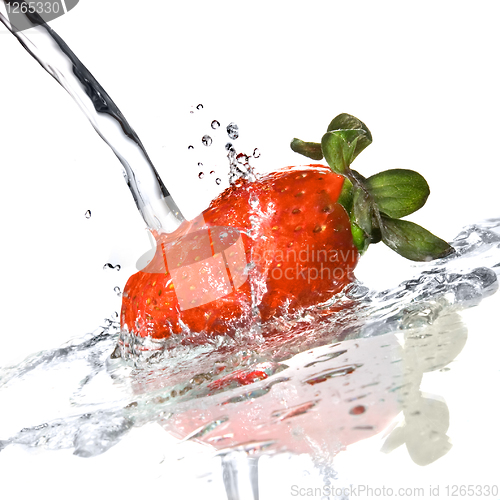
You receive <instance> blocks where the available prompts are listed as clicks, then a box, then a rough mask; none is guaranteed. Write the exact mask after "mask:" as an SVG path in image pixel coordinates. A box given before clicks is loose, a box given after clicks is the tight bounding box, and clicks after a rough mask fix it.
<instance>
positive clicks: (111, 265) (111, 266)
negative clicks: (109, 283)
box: [102, 262, 122, 271]
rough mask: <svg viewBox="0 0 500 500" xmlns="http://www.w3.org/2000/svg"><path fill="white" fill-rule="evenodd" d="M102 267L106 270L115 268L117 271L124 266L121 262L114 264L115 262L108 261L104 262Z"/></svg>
mask: <svg viewBox="0 0 500 500" xmlns="http://www.w3.org/2000/svg"><path fill="white" fill-rule="evenodd" d="M102 268H103V269H104V270H106V269H114V270H115V271H119V270H120V269H121V268H122V266H120V264H116V266H114V265H113V264H110V263H109V262H107V263H106V264H104V266H103V267H102Z"/></svg>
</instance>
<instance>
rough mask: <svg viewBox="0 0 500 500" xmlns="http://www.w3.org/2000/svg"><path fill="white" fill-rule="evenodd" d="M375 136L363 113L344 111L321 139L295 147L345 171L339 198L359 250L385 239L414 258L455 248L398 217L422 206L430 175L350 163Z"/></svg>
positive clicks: (337, 170) (425, 258)
mask: <svg viewBox="0 0 500 500" xmlns="http://www.w3.org/2000/svg"><path fill="white" fill-rule="evenodd" d="M371 142H372V135H371V132H370V130H369V129H368V127H367V126H366V125H365V124H364V123H363V122H362V121H361V120H359V119H358V118H356V117H354V116H352V115H349V114H347V113H342V114H340V115H338V116H337V117H335V118H334V119H333V120H332V121H331V123H330V125H329V126H328V129H327V132H326V134H324V135H323V137H322V139H321V144H318V143H312V142H309V143H306V142H304V141H301V140H299V139H294V140H293V142H292V149H293V150H294V151H295V152H297V153H300V154H305V156H308V157H309V158H312V156H310V155H311V154H312V153H314V155H315V156H314V158H315V159H321V158H322V157H324V158H325V160H326V162H327V163H328V165H329V166H330V169H331V170H332V171H333V172H335V173H337V174H340V175H342V176H343V177H344V185H343V188H342V191H341V193H340V197H339V199H338V202H339V203H340V204H341V205H342V206H343V207H344V208H345V210H346V211H347V213H348V214H349V218H350V221H351V233H352V236H353V241H354V244H355V245H356V247H357V248H358V250H359V251H360V253H363V252H364V251H366V249H367V248H368V246H369V245H370V244H374V243H378V242H379V241H383V242H384V243H385V244H386V245H387V246H388V247H389V248H391V249H392V250H394V251H395V252H397V253H399V254H400V255H402V256H403V257H405V258H407V259H410V260H414V261H428V260H433V259H438V258H441V257H445V256H447V255H450V254H451V253H453V252H454V249H453V248H452V247H451V246H450V245H449V244H448V243H446V242H445V241H444V240H442V239H440V238H438V237H437V236H435V235H433V234H432V233H430V232H429V231H427V230H426V229H424V228H422V227H420V226H418V225H417V224H414V223H412V222H409V221H404V220H399V219H400V218H401V217H405V216H407V215H410V214H412V213H413V212H415V211H417V210H419V209H420V208H422V207H423V206H424V204H425V202H426V201H427V198H428V196H429V194H430V190H429V186H428V184H427V182H426V180H425V179H424V178H423V177H422V176H421V175H420V174H419V173H417V172H414V171H413V170H406V169H392V170H386V171H384V172H380V173H378V174H375V175H372V176H371V177H369V178H367V179H365V178H364V177H363V176H362V175H360V174H359V173H358V172H356V171H355V170H352V169H351V168H350V165H351V163H352V162H353V161H354V159H355V158H356V157H357V156H358V154H359V153H360V152H361V151H363V149H365V148H366V147H367V146H369V145H370V144H371Z"/></svg>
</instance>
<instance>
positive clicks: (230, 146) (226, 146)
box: [224, 142, 233, 151]
mask: <svg viewBox="0 0 500 500" xmlns="http://www.w3.org/2000/svg"><path fill="white" fill-rule="evenodd" d="M224 147H225V148H226V151H231V149H232V147H233V145H232V144H231V143H230V142H228V143H227V144H226V145H225V146H224Z"/></svg>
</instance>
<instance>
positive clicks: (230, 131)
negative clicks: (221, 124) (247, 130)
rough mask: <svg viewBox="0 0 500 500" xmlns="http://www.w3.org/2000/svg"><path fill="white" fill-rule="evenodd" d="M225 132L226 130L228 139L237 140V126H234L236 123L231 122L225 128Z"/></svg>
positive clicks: (238, 134) (238, 133)
mask: <svg viewBox="0 0 500 500" xmlns="http://www.w3.org/2000/svg"><path fill="white" fill-rule="evenodd" d="M226 130H227V135H228V136H229V138H230V139H233V140H234V139H238V137H239V136H240V132H239V128H238V125H236V123H234V122H231V123H230V124H229V125H228V126H227V127H226Z"/></svg>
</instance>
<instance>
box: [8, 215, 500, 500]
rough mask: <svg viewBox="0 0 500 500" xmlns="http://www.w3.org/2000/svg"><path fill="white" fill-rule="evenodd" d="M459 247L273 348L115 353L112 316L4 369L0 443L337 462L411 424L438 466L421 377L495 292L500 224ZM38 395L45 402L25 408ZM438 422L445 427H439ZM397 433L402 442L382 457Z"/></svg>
mask: <svg viewBox="0 0 500 500" xmlns="http://www.w3.org/2000/svg"><path fill="white" fill-rule="evenodd" d="M453 246H454V247H455V248H456V249H457V253H456V254H455V255H454V256H450V257H448V258H446V259H444V260H442V261H439V262H430V263H426V264H421V265H418V266H416V267H414V268H412V269H413V272H414V273H415V274H414V276H412V277H410V278H409V279H406V280H405V281H403V282H401V284H400V285H399V286H397V287H395V288H392V289H388V290H383V291H371V290H369V289H368V288H366V287H364V286H363V284H362V283H360V282H357V283H354V284H353V285H352V286H351V287H350V288H349V289H348V290H346V291H345V293H344V294H343V295H342V297H341V298H340V299H339V300H340V303H341V304H342V306H343V307H342V309H341V310H340V311H337V312H334V313H332V314H331V315H330V316H329V317H327V319H326V320H325V319H322V320H321V321H318V320H317V319H315V318H314V317H313V316H311V317H304V318H303V320H302V321H299V322H296V323H295V324H288V325H286V328H283V333H282V335H280V336H279V337H275V338H267V339H264V338H260V337H259V336H258V335H257V334H255V332H254V333H253V334H252V335H249V336H246V335H245V332H242V335H241V337H240V339H237V340H230V339H224V338H219V339H218V340H217V341H214V343H213V344H212V345H206V346H203V347H197V348H194V349H191V348H187V347H182V348H176V347H172V346H167V347H168V348H167V349H163V348H162V347H165V346H160V345H158V344H156V345H149V346H147V347H149V348H150V349H149V350H147V351H143V350H142V348H143V347H144V346H143V345H141V346H139V345H136V351H135V354H134V355H130V354H128V355H127V356H121V351H120V348H119V347H118V345H119V342H120V341H121V342H123V341H126V342H131V341H132V339H126V338H125V339H124V334H123V333H121V332H120V328H119V323H118V318H110V319H109V320H108V322H107V325H106V326H105V327H102V328H100V329H99V330H97V331H95V332H93V333H92V334H89V335H85V336H84V337H82V338H80V339H76V340H73V341H72V342H71V343H69V344H67V345H64V346H62V347H59V348H56V349H54V350H50V351H45V352H41V353H38V354H36V355H33V356H32V357H30V358H28V359H26V360H25V361H24V362H22V363H20V364H19V365H17V366H12V367H8V368H3V369H2V370H1V372H0V397H1V398H2V401H4V402H5V403H4V404H6V407H8V408H9V413H10V417H9V419H7V421H8V422H10V423H9V424H6V422H5V415H4V416H3V417H2V416H1V415H0V438H1V439H2V441H1V445H0V446H1V447H2V448H5V447H7V446H24V447H34V448H41V449H44V450H59V449H70V450H72V451H73V453H74V454H76V455H79V456H82V457H93V456H96V455H99V454H102V453H104V452H106V451H107V450H109V449H110V448H111V447H113V446H114V445H116V444H117V443H118V442H119V441H120V440H121V439H122V438H123V437H124V436H125V435H126V434H127V433H130V432H133V430H134V429H136V428H138V427H141V426H144V425H145V424H146V423H157V424H158V425H160V426H161V427H163V428H164V430H165V431H166V432H168V433H170V434H171V435H173V436H175V437H176V438H178V439H181V440H184V441H195V442H201V443H205V444H206V445H208V446H209V447H210V448H211V449H212V450H213V451H214V453H218V454H221V455H223V456H230V457H233V458H234V456H233V455H231V454H232V453H234V452H244V453H245V454H249V455H250V456H251V457H253V458H254V459H255V458H257V457H259V456H260V455H261V454H270V453H271V454H273V453H279V452H285V451H286V452H292V453H296V454H297V453H308V454H309V455H311V456H315V455H318V456H319V455H321V457H324V456H325V454H326V455H327V456H330V457H333V456H334V455H335V454H337V453H338V452H339V451H341V450H343V449H344V448H345V447H346V446H348V445H350V444H352V443H355V442H357V441H360V440H363V439H366V438H368V437H370V436H373V435H375V434H377V433H380V432H382V431H383V430H385V429H386V428H387V427H388V426H389V424H391V422H393V421H394V420H395V419H396V417H397V416H398V415H399V416H401V414H402V415H404V418H405V420H406V426H405V431H404V432H405V433H406V434H405V436H404V439H405V440H406V441H407V442H408V441H411V440H412V439H417V440H418V441H419V446H417V447H416V448H415V449H416V450H417V451H415V452H414V454H415V456H414V457H412V458H413V459H414V461H416V462H417V463H420V464H422V465H424V464H427V463H431V462H433V461H435V460H437V459H438V458H439V457H441V456H443V455H444V454H445V453H446V452H447V451H448V450H449V448H450V444H449V441H448V439H447V437H446V429H447V422H446V421H444V422H440V419H444V420H446V418H447V412H446V411H445V408H444V409H443V408H439V405H443V404H444V403H440V402H436V401H434V400H432V399H429V398H427V397H425V396H424V395H422V393H421V391H420V382H421V380H422V376H423V374H424V373H426V372H430V371H436V370H446V367H447V365H449V364H450V363H451V362H452V361H453V360H454V359H455V357H456V356H457V355H458V354H459V353H460V351H461V350H462V348H463V347H464V345H465V343H466V340H467V329H466V327H465V325H464V323H463V322H462V320H461V318H460V315H459V312H460V311H461V310H463V309H466V308H469V307H473V306H477V305H478V304H479V303H480V302H481V300H482V299H483V298H485V297H487V296H489V295H491V294H493V293H495V292H496V291H497V288H498V273H499V272H500V219H492V220H489V221H486V222H483V223H481V224H477V225H473V226H470V227H467V228H465V229H464V230H463V231H462V232H461V233H460V234H459V235H458V236H457V238H455V240H454V241H453ZM135 340H137V339H135ZM141 342H146V341H144V339H141ZM152 347H154V350H151V348H152ZM47 387H51V391H49V392H48V393H47V391H46V388H47ZM38 393H42V394H44V395H45V396H44V397H46V402H45V404H43V405H36V404H33V405H32V404H29V412H26V411H23V409H22V408H19V403H18V402H19V401H20V400H23V399H24V398H25V397H30V396H29V395H34V394H38ZM17 410H18V411H17ZM429 412H437V415H438V418H437V419H434V420H431V421H430V420H429V418H428V416H429V415H428V414H429ZM12 414H15V418H12ZM2 420H4V422H3V423H2ZM13 421H14V422H15V426H13V425H12V422H13ZM441 423H442V424H443V425H441ZM398 429H399V430H398ZM412 429H413V431H412ZM401 432H402V431H401V427H397V428H396V429H395V430H394V431H393V434H391V436H392V437H391V436H389V438H388V440H387V441H386V447H387V448H391V446H395V443H397V442H399V440H401V439H402V436H401V435H399V434H400V433H401ZM412 432H413V433H414V435H413V434H412ZM426 439H427V442H426V441H425V440H426ZM393 441H394V442H393ZM399 444H400V443H399ZM247 466H248V463H247ZM226 467H227V468H229V469H228V470H231V467H234V462H233V461H231V462H230V463H228V464H226ZM234 498H237V497H234Z"/></svg>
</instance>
